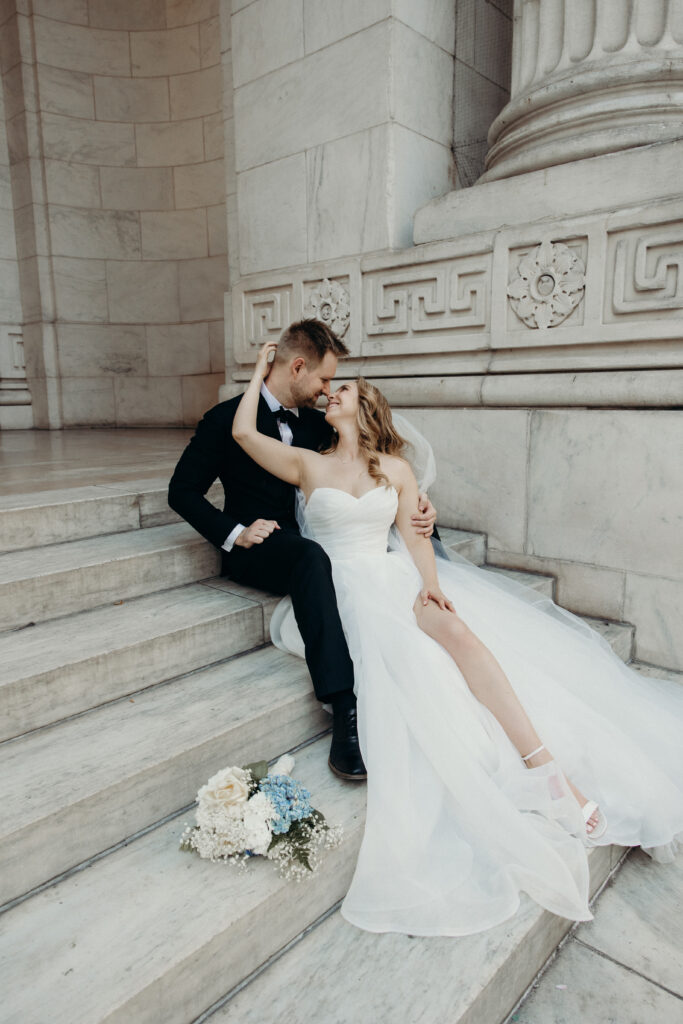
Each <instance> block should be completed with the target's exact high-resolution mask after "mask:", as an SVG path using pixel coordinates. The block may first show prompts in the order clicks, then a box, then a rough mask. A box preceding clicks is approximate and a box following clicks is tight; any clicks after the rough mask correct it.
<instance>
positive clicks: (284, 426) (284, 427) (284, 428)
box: [223, 381, 299, 551]
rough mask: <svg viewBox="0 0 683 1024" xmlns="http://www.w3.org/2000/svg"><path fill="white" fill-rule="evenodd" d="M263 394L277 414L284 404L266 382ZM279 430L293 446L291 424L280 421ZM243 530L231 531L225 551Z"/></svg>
mask: <svg viewBox="0 0 683 1024" xmlns="http://www.w3.org/2000/svg"><path fill="white" fill-rule="evenodd" d="M261 394H262V395H263V397H264V398H265V400H266V403H267V405H268V408H269V409H270V411H271V412H277V411H278V409H280V408H281V407H282V403H281V402H278V400H277V398H275V396H274V395H271V393H270V391H269V390H268V388H267V387H266V385H265V381H264V382H263V383H262V384H261ZM288 411H289V412H293V413H294V415H295V416H298V415H299V410H298V409H289V410H288ZM278 430H279V431H280V438H281V439H282V441H284V443H285V444H291V443H292V441H293V440H294V435H293V434H292V428H291V427H290V425H289V423H282V422H279V421H278ZM242 530H246V526H243V525H242V523H238V524H237V526H236V527H235V529H234V530H231V531H230V533H229V534H228V536H227V537H226V539H225V542H224V543H223V550H224V551H232V548H233V545H234V543H235V541H236V540H237V538H238V537H239V535H240V534H241V532H242Z"/></svg>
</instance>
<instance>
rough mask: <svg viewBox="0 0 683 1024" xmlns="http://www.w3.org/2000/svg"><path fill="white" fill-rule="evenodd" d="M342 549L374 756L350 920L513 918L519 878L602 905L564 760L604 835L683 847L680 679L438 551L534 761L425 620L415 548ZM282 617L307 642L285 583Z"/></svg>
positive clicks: (344, 594) (364, 740) (456, 923)
mask: <svg viewBox="0 0 683 1024" xmlns="http://www.w3.org/2000/svg"><path fill="white" fill-rule="evenodd" d="M332 565H333V574H334V581H335V588H336V591H337V599H338V604H339V610H340V614H341V619H342V623H343V626H344V630H345V633H346V636H347V640H348V643H349V650H350V652H351V656H352V658H353V663H354V673H355V680H356V692H357V697H358V718H359V733H360V743H361V750H362V753H363V757H364V760H365V763H366V766H367V769H368V788H367V817H366V826H365V835H364V839H363V843H362V846H361V850H360V854H359V857H358V863H357V866H356V870H355V874H354V877H353V881H352V883H351V887H350V889H349V892H348V894H347V896H346V898H345V900H344V903H343V905H342V914H343V915H344V916H345V917H346V918H347V920H349V921H350V922H352V923H353V924H355V925H357V926H359V927H361V928H364V929H367V930H369V931H375V932H385V931H396V932H404V933H409V934H413V935H466V934H470V933H473V932H477V931H482V930H484V929H486V928H490V927H492V926H493V925H496V924H499V923H500V922H502V921H504V920H506V919H507V918H509V917H510V916H511V915H512V914H514V913H515V911H516V910H517V907H518V906H519V898H520V893H521V892H525V893H527V894H528V895H529V896H531V897H532V899H534V900H536V902H537V903H539V904H540V905H541V906H543V907H545V908H546V909H548V910H550V911H552V912H553V913H555V914H559V915H561V916H564V917H567V918H570V919H573V920H580V921H583V920H588V919H590V916H591V915H590V911H589V909H588V864H587V850H586V842H585V834H584V830H583V820H582V815H581V811H580V808H579V806H578V803H577V802H576V800H575V799H574V798H573V796H572V795H571V793H570V791H569V790H568V787H567V784H566V777H569V778H570V779H571V780H572V782H574V783H575V784H576V785H577V786H578V787H579V789H581V791H582V792H583V793H584V794H585V795H586V797H587V798H590V799H593V800H596V801H598V803H599V804H600V808H601V810H602V811H603V813H604V814H605V816H606V818H607V822H608V827H607V831H606V833H605V835H604V836H602V837H601V838H600V839H599V840H597V841H596V842H597V843H599V844H610V843H617V844H623V845H627V846H633V845H640V846H643V847H644V848H646V849H647V850H648V852H650V853H651V854H653V855H655V856H656V857H657V858H658V859H660V860H667V859H671V858H672V857H673V855H674V853H675V852H676V844H677V841H679V840H680V839H681V838H682V837H683V743H682V742H681V741H682V739H683V688H681V687H680V686H678V685H677V684H675V683H671V682H667V681H666V680H659V679H650V678H646V677H643V676H641V675H639V674H637V673H635V672H634V671H632V670H631V669H629V668H628V667H627V666H625V665H624V664H623V663H622V662H621V661H620V660H619V659H618V658H617V657H616V656H615V655H614V653H613V652H612V650H611V649H610V647H609V645H608V644H607V643H606V642H605V641H604V640H603V639H602V637H600V636H599V634H597V633H596V632H594V631H593V630H591V629H590V628H589V627H588V626H586V624H585V623H583V622H582V620H580V619H578V618H577V617H575V616H573V615H571V614H570V613H568V612H566V611H564V609H560V608H558V607H557V606H556V605H555V604H554V603H553V602H552V601H550V600H549V599H548V598H544V597H542V596H540V595H538V594H537V593H536V592H535V591H533V590H530V589H529V588H526V587H522V586H519V585H518V584H516V583H514V582H512V581H510V580H509V579H508V578H507V577H502V576H500V575H497V574H491V573H487V572H484V571H482V570H480V569H477V568H476V567H475V566H472V565H470V564H469V563H466V562H464V561H463V562H451V561H448V560H444V559H439V560H438V568H439V580H440V584H441V587H442V589H443V590H444V592H445V593H446V594H447V595H448V597H449V598H450V599H451V601H452V602H453V604H454V605H455V608H456V611H457V613H458V615H459V616H460V618H461V619H462V620H463V621H464V622H465V623H466V624H467V626H468V627H469V628H470V629H471V630H472V631H473V632H474V633H475V634H476V635H477V636H478V637H479V638H480V639H481V640H482V641H483V642H484V644H485V645H486V646H487V647H488V648H489V650H491V652H492V653H493V654H494V656H495V657H496V659H497V660H498V662H499V663H500V665H501V666H502V668H503V670H504V672H505V673H506V675H507V677H508V678H509V680H510V682H511V684H512V687H513V688H514V690H515V692H516V694H517V696H518V697H519V698H520V700H521V702H522V704H523V706H524V708H525V710H526V712H527V714H528V715H529V717H530V718H531V721H532V723H533V725H534V727H535V729H536V731H537V732H538V734H539V736H540V737H541V739H542V742H543V743H544V744H545V745H546V746H547V747H548V749H549V750H550V751H551V752H552V754H553V756H554V759H555V760H554V761H553V762H551V763H550V764H548V765H545V766H543V767H540V768H532V769H529V768H527V767H526V766H525V764H524V763H523V761H522V760H521V758H520V756H519V754H518V752H517V750H516V749H515V747H514V746H513V744H512V743H511V742H510V740H509V739H508V738H507V736H506V734H505V733H504V731H503V729H502V728H501V726H500V725H499V723H498V721H497V720H496V719H495V717H494V716H493V715H492V714H491V713H490V712H489V711H488V709H487V708H486V707H485V706H484V705H482V704H481V703H479V701H478V700H477V699H476V698H475V697H474V695H473V694H472V692H471V691H470V689H469V687H468V686H467V683H466V682H465V680H464V678H463V676H462V674H461V672H460V670H459V669H458V667H457V665H456V664H455V663H454V662H453V660H452V659H451V657H450V656H449V655H448V654H447V652H446V651H445V650H444V649H443V648H442V647H440V645H439V644H438V643H436V642H435V641H434V640H432V639H431V638H430V637H428V636H427V635H426V634H424V633H423V632H422V631H421V630H420V628H419V627H418V625H417V622H416V619H415V615H414V613H413V605H414V602H415V598H416V596H417V594H418V592H419V590H420V586H421V581H420V577H419V575H418V573H417V570H416V568H415V566H414V564H413V563H412V561H411V560H410V559H409V557H408V556H407V555H406V554H405V553H402V552H400V551H394V552H391V553H387V554H383V555H373V554H369V555H366V556H356V557H352V558H343V559H333V561H332ZM271 633H272V637H273V641H274V642H275V643H276V644H277V645H278V646H280V647H282V648H283V649H286V650H290V651H293V652H294V653H299V654H302V653H303V649H302V645H301V639H300V637H299V635H298V631H297V629H296V623H295V621H294V618H293V615H292V613H291V606H288V604H287V602H286V601H285V602H282V603H281V605H280V606H279V608H278V609H277V611H276V614H275V615H274V617H273V622H272V625H271ZM582 835H583V836H584V838H582Z"/></svg>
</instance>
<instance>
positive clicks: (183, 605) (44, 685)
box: [0, 581, 268, 740]
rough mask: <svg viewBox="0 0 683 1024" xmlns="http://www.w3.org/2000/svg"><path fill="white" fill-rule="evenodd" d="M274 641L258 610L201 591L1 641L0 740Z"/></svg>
mask: <svg viewBox="0 0 683 1024" xmlns="http://www.w3.org/2000/svg"><path fill="white" fill-rule="evenodd" d="M207 582H209V583H212V582H213V581H207ZM234 586H236V585H234ZM267 639H268V637H267V634H265V633H264V624H263V607H262V605H261V603H260V602H256V601H254V600H245V599H244V598H243V597H238V596H237V595H236V594H234V593H231V592H230V591H229V590H227V589H225V590H222V591H221V590H220V589H216V588H215V587H213V586H207V585H205V584H204V583H190V584H187V585H186V586H184V587H176V588H173V589H171V590H164V591H161V592H159V593H157V594H151V595H149V596H147V597H137V598H134V599H133V600H131V601H123V602H121V603H119V604H115V605H105V606H104V607H101V608H95V609H93V610H92V611H86V612H78V613H76V614H74V615H71V616H69V617H68V618H64V619H53V620H51V621H48V622H39V623H37V624H36V625H35V626H33V627H31V628H30V629H21V630H13V631H10V632H7V633H2V634H0V665H2V680H0V740H5V739H8V738H9V737H12V736H17V735H19V734H20V733H24V732H28V731H29V730H31V729H36V728H39V727H40V726H44V725H47V724H50V723H52V722H56V721H59V720H60V719H63V718H67V717H68V716H70V715H74V714H78V713H79V712H82V711H86V710H88V709H89V708H93V707H96V706H97V705H99V704H104V703H106V702H107V701H111V700H115V699H117V698H118V697H122V696H124V695H126V694H130V693H132V692H133V691H134V690H142V689H144V688H145V687H147V686H151V685H153V684H155V683H159V682H162V681H164V680H166V679H171V678H172V677H174V676H178V675H181V674H183V673H185V672H190V671H192V670H193V669H197V668H202V667H204V666H205V665H210V664H211V663H212V662H215V661H220V660H221V659H223V658H228V657H231V656H232V655H234V654H239V653H242V652H243V651H247V650H249V649H250V648H252V647H255V646H257V645H259V644H262V643H264V641H265V640H267Z"/></svg>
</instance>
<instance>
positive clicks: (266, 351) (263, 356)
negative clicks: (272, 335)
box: [254, 341, 277, 380]
mask: <svg viewBox="0 0 683 1024" xmlns="http://www.w3.org/2000/svg"><path fill="white" fill-rule="evenodd" d="M276 352H277V342H276V341H266V342H265V343H264V344H263V345H261V348H260V349H259V354H258V356H257V357H256V366H255V367H254V377H257V378H258V379H259V380H263V378H264V377H266V376H267V374H268V371H269V370H270V366H271V363H272V362H273V359H274V358H275V353H276ZM271 354H272V359H271Z"/></svg>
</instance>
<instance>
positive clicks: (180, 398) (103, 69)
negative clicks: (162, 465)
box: [2, 0, 228, 426]
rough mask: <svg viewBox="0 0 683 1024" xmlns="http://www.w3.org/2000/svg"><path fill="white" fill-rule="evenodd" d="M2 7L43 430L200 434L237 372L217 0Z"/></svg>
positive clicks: (26, 313) (71, 0) (44, 0)
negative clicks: (163, 428) (229, 360)
mask: <svg viewBox="0 0 683 1024" xmlns="http://www.w3.org/2000/svg"><path fill="white" fill-rule="evenodd" d="M3 6H4V9H5V14H7V12H8V11H9V16H8V17H7V20H6V22H5V25H4V26H3V39H4V45H3V47H2V67H3V84H4V92H5V98H6V102H7V101H11V102H12V104H13V109H12V111H11V112H9V113H8V118H7V124H8V131H9V133H10V152H11V153H13V155H12V164H13V167H12V175H13V189H14V207H15V211H14V217H15V223H16V224H17V230H18V245H19V256H20V262H22V261H23V263H24V274H23V279H22V304H23V318H24V321H25V323H26V324H27V330H26V349H27V357H28V371H29V378H30V379H31V389H32V393H33V396H34V407H35V412H36V421H37V423H38V424H39V425H41V426H47V425H50V426H76V425H84V424H88V425H142V424H150V425H152V424H154V425H156V424H159V425H161V424H167V425H178V426H179V425H182V424H187V425H190V424H191V425H194V424H195V423H196V421H197V419H198V418H199V416H200V415H201V413H202V412H203V410H204V409H206V408H207V407H208V406H210V405H211V404H213V403H214V402H215V401H216V397H217V391H218V385H219V384H220V382H221V381H222V380H223V372H224V344H223V335H224V331H223V295H224V292H225V290H226V288H227V284H228V271H227V230H226V215H225V170H224V136H223V91H224V90H223V67H222V60H221V45H220V42H221V33H220V24H219V14H220V12H219V5H218V0H146V2H145V3H138V2H134V0H121V2H117V3H116V4H111V3H107V2H105V0H49V2H48V0H35V2H34V3H33V5H32V7H31V5H26V4H24V3H22V2H21V0H19V2H18V3H17V6H16V9H11V8H14V5H13V4H9V3H5V4H4V5H3ZM31 262H32V264H33V265H31Z"/></svg>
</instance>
